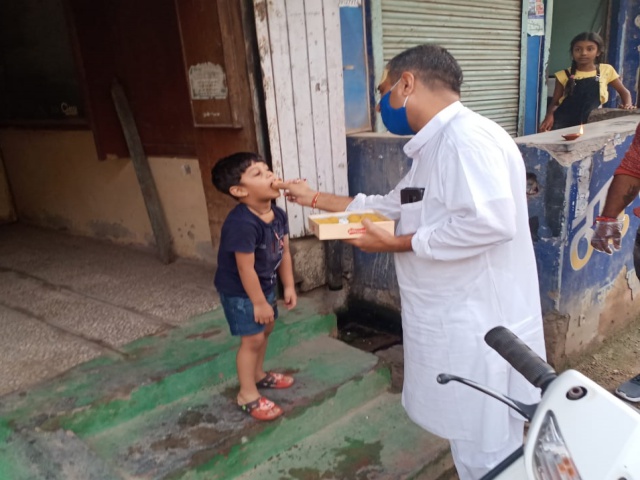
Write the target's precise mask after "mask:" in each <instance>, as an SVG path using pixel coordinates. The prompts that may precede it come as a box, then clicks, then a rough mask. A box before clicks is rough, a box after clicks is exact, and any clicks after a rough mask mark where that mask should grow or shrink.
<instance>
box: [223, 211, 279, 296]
mask: <svg viewBox="0 0 640 480" xmlns="http://www.w3.org/2000/svg"><path fill="white" fill-rule="evenodd" d="M272 208H273V213H274V214H275V216H274V219H273V221H272V222H271V223H265V222H263V221H262V220H260V218H258V217H257V216H256V215H254V214H253V213H251V211H250V210H249V208H248V207H247V206H246V205H245V204H243V203H239V204H238V205H237V206H236V207H235V208H234V209H233V210H231V212H229V215H228V216H227V218H226V219H225V221H224V224H223V225H222V232H221V236H220V249H219V250H218V269H217V270H216V275H215V279H214V284H215V286H216V289H217V290H218V291H219V292H221V293H224V294H225V295H231V296H236V297H247V298H248V295H247V292H246V291H245V289H244V287H243V286H242V281H241V280H240V273H239V272H238V264H237V263H236V257H235V253H236V252H242V253H254V254H255V270H256V273H257V274H258V278H259V279H260V286H261V287H262V291H263V292H264V294H265V295H267V294H269V293H271V292H272V291H273V289H274V287H275V285H276V278H277V277H276V271H277V269H278V267H279V266H280V262H281V261H282V253H283V251H284V236H285V235H288V234H289V224H288V223H287V215H286V213H285V212H284V210H282V209H281V208H279V207H277V206H275V205H274V206H273V207H272Z"/></svg>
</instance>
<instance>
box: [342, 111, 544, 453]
mask: <svg viewBox="0 0 640 480" xmlns="http://www.w3.org/2000/svg"><path fill="white" fill-rule="evenodd" d="M404 151H405V153H406V154H407V156H409V157H410V158H411V159H412V160H413V163H412V166H411V170H410V171H409V173H408V174H407V175H406V176H405V177H404V178H403V179H402V180H401V181H400V183H398V185H397V186H396V188H394V189H393V190H392V191H391V192H390V193H389V194H387V195H384V196H382V195H372V196H365V195H363V194H359V195H357V196H356V197H355V199H354V200H353V202H352V203H351V204H350V205H349V208H348V209H349V210H359V209H364V208H367V209H368V208H373V209H376V210H378V211H380V212H381V213H384V214H386V215H387V216H389V217H390V218H393V219H396V220H399V222H398V226H397V229H396V234H397V235H404V234H410V233H415V235H414V236H413V239H412V247H413V251H412V252H403V253H398V254H396V255H395V265H396V271H397V277H398V284H399V287H400V297H401V302H402V327H403V335H404V357H405V358H404V387H403V392H402V402H403V405H404V407H405V409H406V411H407V413H408V415H409V416H410V417H411V419H412V420H413V421H414V422H415V423H417V424H418V425H420V426H422V427H423V428H425V429H427V430H429V431H431V432H433V433H434V434H436V435H439V436H442V437H444V438H449V439H458V440H469V441H473V442H477V444H478V448H479V449H480V450H482V451H486V452H491V451H495V450H498V449H500V448H502V447H503V446H504V445H505V443H506V441H507V436H508V418H509V417H508V415H509V414H510V413H509V409H508V407H506V406H505V405H503V404H502V403H500V402H498V401H497V400H495V399H493V398H490V397H488V396H486V395H484V394H481V393H479V392H477V391H476V390H473V389H472V388H470V387H467V386H464V385H460V384H458V383H454V382H452V383H449V384H447V385H440V384H438V383H437V382H436V376H437V375H438V374H439V373H442V372H445V373H452V374H455V375H460V376H463V377H466V378H469V379H472V380H474V381H476V382H479V383H482V384H484V385H487V386H490V387H492V388H494V389H496V390H498V391H500V392H503V393H506V394H508V395H510V396H512V397H513V398H515V399H517V400H521V401H524V402H526V403H533V402H536V401H538V400H539V391H538V390H536V389H534V388H533V387H532V386H531V385H530V384H529V383H528V382H527V381H526V380H525V379H524V378H523V377H522V376H521V375H520V374H519V373H517V372H516V371H515V370H513V369H512V368H511V366H510V365H509V364H508V363H507V362H506V361H504V360H503V359H502V358H501V357H500V356H499V355H498V354H497V353H496V352H495V351H493V350H492V349H491V348H490V347H488V346H487V345H486V343H485V342H484V335H485V334H486V332H487V331H489V330H490V329H491V328H493V327H494V326H497V325H503V326H506V327H507V328H509V329H511V330H512V331H513V332H514V333H515V334H516V335H518V336H519V337H520V338H521V339H522V340H523V341H525V342H526V343H527V344H528V345H529V346H530V347H531V348H532V349H533V350H534V351H536V352H537V353H538V354H539V355H540V356H541V357H542V358H546V357H545V349H544V337H543V331H542V316H541V312H540V298H539V293H538V277H537V269H536V262H535V257H534V253H533V245H532V242H531V234H530V231H529V223H528V213H527V200H526V192H525V188H526V175H525V168H524V162H523V160H522V156H521V154H520V151H519V150H518V147H517V146H516V144H515V142H514V141H513V140H512V139H511V137H509V135H508V134H507V133H506V132H505V131H504V130H503V129H502V128H501V127H500V126H498V125H497V124H495V123H494V122H492V121H491V120H488V119H486V118H484V117H482V116H480V115H478V114H476V113H474V112H472V111H471V110H469V109H467V108H466V107H464V106H463V105H462V104H461V103H460V102H456V103H454V104H452V105H450V106H449V107H447V108H446V109H444V110H442V111H441V112H440V113H439V114H438V115H437V116H436V117H434V118H433V119H432V120H431V121H430V122H429V123H428V124H427V125H426V126H425V127H424V128H423V129H422V130H420V131H419V132H418V133H417V134H416V135H415V136H414V137H413V138H412V139H411V140H410V141H409V142H408V143H407V144H406V145H405V147H404ZM405 187H424V189H425V190H424V198H423V200H422V202H416V203H412V204H406V205H401V204H400V190H401V189H402V188H405ZM514 414H515V413H514ZM515 415H517V414H515Z"/></svg>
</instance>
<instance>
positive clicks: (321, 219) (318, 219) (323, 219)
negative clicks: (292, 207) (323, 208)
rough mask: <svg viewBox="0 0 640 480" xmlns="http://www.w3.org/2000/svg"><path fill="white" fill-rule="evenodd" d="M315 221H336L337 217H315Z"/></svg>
mask: <svg viewBox="0 0 640 480" xmlns="http://www.w3.org/2000/svg"><path fill="white" fill-rule="evenodd" d="M315 222H316V223H320V224H322V223H338V217H324V218H316V219H315Z"/></svg>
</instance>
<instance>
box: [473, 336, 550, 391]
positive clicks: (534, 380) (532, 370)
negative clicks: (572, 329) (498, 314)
mask: <svg viewBox="0 0 640 480" xmlns="http://www.w3.org/2000/svg"><path fill="white" fill-rule="evenodd" d="M484 341H485V342H487V345H489V346H490V347H491V348H493V349H494V350H495V351H496V352H498V353H499V354H500V356H502V358H504V359H505V360H506V361H507V362H509V363H510V364H511V365H512V366H513V368H515V369H516V370H517V371H518V372H520V373H521V374H522V375H523V376H524V378H526V379H527V381H529V382H530V383H531V384H532V385H534V386H535V387H537V388H541V389H542V391H543V392H544V390H545V389H546V388H547V386H548V385H549V383H551V382H552V381H553V380H554V379H555V378H556V376H557V375H556V371H555V370H554V369H553V367H552V366H551V365H549V364H548V363H547V362H545V361H544V360H542V359H541V358H540V357H539V356H538V355H537V354H536V353H535V352H534V351H533V350H531V348H529V346H528V345H526V344H525V343H524V342H523V341H522V340H520V339H519V338H518V337H517V336H516V335H515V334H514V333H513V332H512V331H511V330H509V329H508V328H505V327H495V328H492V329H491V330H489V331H488V332H487V334H486V335H485V336H484Z"/></svg>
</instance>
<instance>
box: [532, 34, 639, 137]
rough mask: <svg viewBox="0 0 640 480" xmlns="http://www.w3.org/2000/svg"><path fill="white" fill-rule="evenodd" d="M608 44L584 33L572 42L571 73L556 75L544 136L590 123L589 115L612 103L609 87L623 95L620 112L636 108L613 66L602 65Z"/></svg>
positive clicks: (621, 96)
mask: <svg viewBox="0 0 640 480" xmlns="http://www.w3.org/2000/svg"><path fill="white" fill-rule="evenodd" d="M603 46H604V43H603V41H602V38H601V37H600V35H598V34H597V33H594V32H583V33H581V34H579V35H577V36H576V37H574V38H573V40H571V57H572V58H573V61H572V62H571V69H570V70H569V69H566V70H560V71H559V72H556V74H555V77H556V88H555V90H554V92H553V100H552V101H551V104H550V105H549V109H548V111H547V116H546V117H545V118H544V120H543V122H542V124H540V129H539V131H540V132H547V131H549V130H557V129H559V128H566V127H573V126H576V125H582V124H584V123H587V119H588V118H589V114H590V113H591V111H592V110H593V109H595V108H598V107H599V106H600V105H602V104H603V103H606V102H607V100H608V99H609V91H608V88H607V87H608V85H611V86H612V87H613V88H614V89H615V90H616V91H617V92H618V95H620V98H621V100H622V105H621V107H620V108H624V109H632V108H635V107H634V105H633V103H632V100H631V93H629V90H627V89H626V88H625V87H624V85H623V84H622V82H621V81H620V76H619V75H618V73H617V72H616V71H615V69H614V68H613V67H612V66H611V65H607V64H606V63H600V60H601V57H602V53H603Z"/></svg>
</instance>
